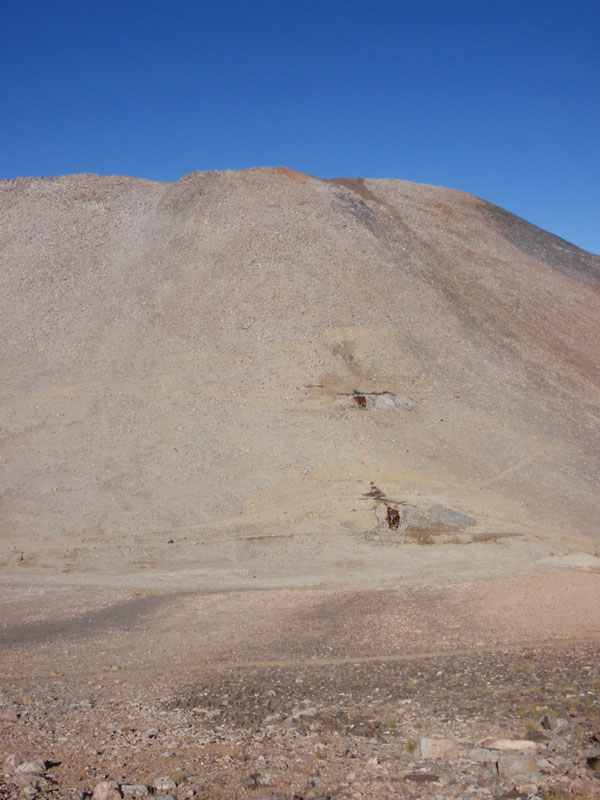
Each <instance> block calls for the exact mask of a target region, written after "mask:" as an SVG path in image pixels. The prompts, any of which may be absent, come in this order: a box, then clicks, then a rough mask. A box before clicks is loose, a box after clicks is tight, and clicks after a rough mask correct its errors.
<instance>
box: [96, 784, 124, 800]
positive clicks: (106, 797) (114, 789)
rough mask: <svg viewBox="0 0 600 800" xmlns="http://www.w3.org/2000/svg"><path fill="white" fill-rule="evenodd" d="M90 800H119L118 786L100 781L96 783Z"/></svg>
mask: <svg viewBox="0 0 600 800" xmlns="http://www.w3.org/2000/svg"><path fill="white" fill-rule="evenodd" d="M92 800H121V792H120V790H119V784H118V783H117V782H116V781H101V782H100V783H97V784H96V786H95V788H94V794H93V795H92Z"/></svg>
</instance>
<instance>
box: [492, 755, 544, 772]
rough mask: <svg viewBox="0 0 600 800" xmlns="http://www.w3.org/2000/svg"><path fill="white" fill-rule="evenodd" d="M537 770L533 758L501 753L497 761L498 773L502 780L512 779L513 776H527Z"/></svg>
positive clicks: (535, 760)
mask: <svg viewBox="0 0 600 800" xmlns="http://www.w3.org/2000/svg"><path fill="white" fill-rule="evenodd" d="M536 770H537V759H536V758H535V756H525V755H516V754H514V753H503V754H502V755H501V756H500V758H499V759H498V772H499V773H500V777H502V778H513V777H514V776H515V775H529V774H531V773H532V772H535V771H536Z"/></svg>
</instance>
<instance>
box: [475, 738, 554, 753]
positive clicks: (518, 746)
mask: <svg viewBox="0 0 600 800" xmlns="http://www.w3.org/2000/svg"><path fill="white" fill-rule="evenodd" d="M481 746H482V747H487V748H488V749H490V750H517V751H519V750H544V749H545V747H544V745H543V744H540V742H532V741H530V740H529V739H485V740H484V741H483V742H481Z"/></svg>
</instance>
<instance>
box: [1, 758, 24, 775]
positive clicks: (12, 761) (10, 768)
mask: <svg viewBox="0 0 600 800" xmlns="http://www.w3.org/2000/svg"><path fill="white" fill-rule="evenodd" d="M23 761H24V759H23V756H22V755H21V754H20V753H11V754H10V755H9V756H7V757H6V758H5V759H4V774H5V775H13V774H14V772H15V770H16V768H17V767H18V766H19V764H22V763H23Z"/></svg>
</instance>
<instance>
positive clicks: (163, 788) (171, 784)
mask: <svg viewBox="0 0 600 800" xmlns="http://www.w3.org/2000/svg"><path fill="white" fill-rule="evenodd" d="M152 785H153V786H154V791H155V793H156V794H169V793H170V792H175V791H177V784H176V783H175V781H174V780H173V778H171V777H169V776H168V775H161V776H160V777H159V778H155V779H154V783H153V784H152Z"/></svg>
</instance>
